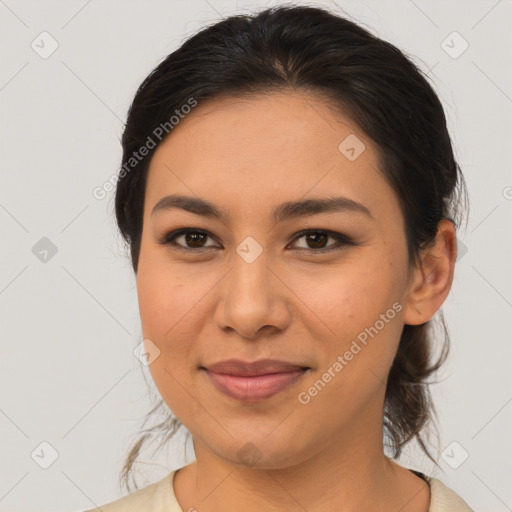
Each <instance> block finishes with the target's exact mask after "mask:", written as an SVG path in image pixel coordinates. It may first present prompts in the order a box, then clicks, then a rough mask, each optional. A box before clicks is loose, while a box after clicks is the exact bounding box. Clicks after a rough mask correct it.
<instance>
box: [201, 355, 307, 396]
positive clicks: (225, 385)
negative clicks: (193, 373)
mask: <svg viewBox="0 0 512 512" xmlns="http://www.w3.org/2000/svg"><path fill="white" fill-rule="evenodd" d="M200 370H201V371H203V372H205V373H206V375H207V376H208V377H209V380H210V382H211V383H212V384H213V386H214V387H215V388H216V389H217V390H218V391H220V392H221V393H223V394H225V395H227V396H229V397H231V398H234V399H236V400H240V401H244V402H257V401H261V400H265V399H267V398H270V397H272V396H275V395H277V394H278V393H280V392H282V391H284V390H285V389H287V388H289V387H290V386H292V385H294V384H295V383H296V382H297V381H298V380H300V379H301V378H302V377H303V376H304V375H305V374H306V373H307V372H308V371H310V370H311V368H310V367H308V366H300V365H295V364H291V363H286V362H283V361H275V360H269V359H266V360H261V361H257V362H253V363H249V362H243V361H239V360H229V361H223V362H220V363H216V364H213V365H209V366H208V367H204V366H201V367H200Z"/></svg>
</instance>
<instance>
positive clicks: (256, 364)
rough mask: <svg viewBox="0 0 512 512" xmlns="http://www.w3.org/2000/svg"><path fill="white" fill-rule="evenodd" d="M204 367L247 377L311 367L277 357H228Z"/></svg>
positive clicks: (213, 370) (217, 371)
mask: <svg viewBox="0 0 512 512" xmlns="http://www.w3.org/2000/svg"><path fill="white" fill-rule="evenodd" d="M203 368H205V369H206V370H208V371H211V372H215V373H223V374H226V375H235V376H237V375H238V376H245V377H252V376H258V375H268V374H271V373H289V372H296V371H298V370H305V369H309V367H307V366H302V365H300V364H293V363H289V362H286V361H278V360H276V359H260V360H259V361H253V362H248V361H242V360H240V359H228V360H225V361H219V362H218V363H214V364H211V365H208V366H204V367H203Z"/></svg>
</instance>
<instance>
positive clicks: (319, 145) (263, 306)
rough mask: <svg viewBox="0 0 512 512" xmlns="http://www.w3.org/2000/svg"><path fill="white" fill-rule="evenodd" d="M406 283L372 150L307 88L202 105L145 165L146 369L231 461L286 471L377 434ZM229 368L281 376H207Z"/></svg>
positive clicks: (207, 443)
mask: <svg viewBox="0 0 512 512" xmlns="http://www.w3.org/2000/svg"><path fill="white" fill-rule="evenodd" d="M167 196H173V197H174V200H169V198H168V199H167V200H164V201H162V199H163V198H165V197H167ZM176 196H183V197H182V198H181V200H179V201H177V200H176ZM187 199H189V200H194V201H195V202H192V201H187ZM201 201H206V202H208V203H209V205H204V204H203V203H201ZM306 201H307V202H306ZM328 201H331V203H329V202H328ZM293 203H297V204H295V205H294V204H293ZM155 206H156V208H155ZM212 207H213V208H212ZM408 276H409V271H408V259H407V248H406V240H405V231H404V220H403V216H402V214H401V211H400V207H399V203H398V200H397V197H396V195H395V193H394V191H393V190H392V188H391V187H390V186H389V185H388V184H387V182H386V181H385V179H384V178H383V176H382V174H381V172H380V170H379V163H378V156H377V151H376V149H375V146H374V145H373V144H372V142H371V141H370V140H369V139H368V138H367V137H366V136H365V134H364V133H362V132H361V130H360V129H359V128H358V127H357V126H356V125H355V124H354V123H353V122H352V121H351V120H350V119H349V118H348V117H343V116H340V115H338V114H336V115H335V114H334V113H333V110H332V108H329V107H328V106H327V104H325V103H323V102H322V101H321V100H320V99H318V98H315V97H314V96H311V95H307V94H305V93H304V94H299V93H294V94H286V95H284V94H278V93H275V94H271V95H266V96H257V97H251V98H245V99H240V98H222V99H215V100H211V101H209V102H204V103H200V104H199V105H198V106H197V107H195V109H194V110H193V111H192V112H191V113H190V114H188V116H187V117H185V118H184V119H182V120H181V121H180V123H179V124H178V125H177V126H175V127H174V129H173V131H172V133H171V135H170V136H169V137H168V138H167V139H166V140H165V141H164V142H163V143H162V144H161V145H160V146H159V148H158V149H157V150H156V152H155V154H154V156H153V158H152V161H151V164H150V168H149V174H148V181H147V187H146V195H145V208H144V219H143V231H142V241H141V250H140V257H139V267H138V272H137V290H138V298H139V307H140V315H141V321H142V329H143V336H144V338H145V339H146V341H145V343H146V348H147V350H148V351H149V353H150V354H153V355H157V354H158V356H157V357H156V358H154V360H153V362H151V364H150V371H151V374H152V376H153V378H154V381H155V383H156V386H157V387H158V389H159V391H160V393H161V395H162V397H163V399H164V400H165V401H166V403H167V404H168V406H169V408H170V409H171V411H172V412H173V413H174V414H175V415H176V416H177V418H178V419H179V420H180V421H181V422H182V423H183V424H184V425H185V426H186V427H187V429H188V430H189V431H190V432H191V433H192V435H193V438H194V443H195V446H202V447H203V449H204V450H207V451H208V452H209V453H211V454H214V455H215V456H217V457H219V458H220V459H222V460H224V461H228V462H229V463H233V464H238V465H239V464H241V463H243V461H248V460H251V461H252V463H254V464H256V465H257V466H259V467H262V468H264V467H266V468H278V467H285V466H288V465H291V464H295V463H300V462H301V461H304V460H306V459H307V458H309V457H314V456H315V455H318V454H320V453H321V452H322V451H324V452H327V451H329V450H333V449H335V448H333V447H335V446H336V445H337V443H339V444H340V445H341V444H343V443H348V442H350V441H353V439H354V436H356V435H360V434H361V433H363V435H365V436H366V437H367V438H368V439H374V440H380V441H381V439H382V430H381V429H382V425H381V422H382V408H383V403H384V392H385V382H386V378H387V375H388V372H389V369H390V366H391V363H392V360H393V357H394V355H395V353H396V350H397V346H398V342H399V338H400V333H401V331H402V328H403V324H404V319H403V312H404V307H405V302H406V300H407V294H408V289H409V288H408V287H409V279H408ZM148 340H150V341H149V342H148ZM150 358H152V356H151V355H150ZM231 359H237V360H240V361H242V362H254V361H260V360H263V359H272V360H277V361H280V362H282V363H287V364H288V366H275V367H274V372H273V373H274V375H269V374H270V373H272V368H270V367H266V369H264V370H263V372H262V373H264V372H265V371H267V375H264V376H259V377H255V376H254V375H255V369H254V368H251V367H249V370H250V371H249V373H250V375H249V374H248V375H245V376H240V373H239V374H238V375H237V376H234V375H233V373H235V374H236V373H237V372H236V371H235V370H237V369H238V370H239V371H240V368H239V367H237V366H236V365H235V366H232V365H231V366H230V365H227V366H224V368H220V367H217V368H216V369H217V370H219V371H218V372H215V371H213V370H214V369H215V368H214V365H215V364H216V363H219V362H222V361H226V360H231ZM150 361H151V359H150ZM271 366H272V365H271ZM269 368H270V369H269ZM275 370H277V371H275ZM241 371H242V372H243V371H244V369H243V367H242V370H241ZM251 372H252V373H251ZM226 373H231V374H232V375H231V377H230V376H226ZM356 433H359V434H356ZM290 439H293V443H290ZM376 442H377V441H376ZM196 453H197V451H196Z"/></svg>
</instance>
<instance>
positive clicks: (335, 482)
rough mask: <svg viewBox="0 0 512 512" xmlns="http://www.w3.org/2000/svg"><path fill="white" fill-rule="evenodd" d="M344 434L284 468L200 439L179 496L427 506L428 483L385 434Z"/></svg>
mask: <svg viewBox="0 0 512 512" xmlns="http://www.w3.org/2000/svg"><path fill="white" fill-rule="evenodd" d="M338 438H339V441H338V442H337V444H336V445H333V444H332V442H331V443H329V445H328V446H325V447H324V448H323V449H322V450H317V451H315V454H314V455H313V456H310V457H309V458H306V459H304V460H302V461H299V462H297V463H296V464H294V465H291V466H287V467H283V468H258V467H256V466H254V467H244V466H240V465H236V464H232V463H230V462H229V461H226V460H225V459H222V458H220V457H218V456H217V455H216V454H214V453H213V452H212V451H211V450H210V449H208V448H207V447H206V446H205V445H204V444H202V443H201V442H198V441H197V440H195V441H194V450H195V453H196V461H195V462H194V463H192V464H190V465H189V466H187V467H186V468H183V469H182V470H180V471H178V473H177V475H176V477H175V493H176V497H177V499H178V502H179V503H180V505H181V506H182V509H183V510H194V509H195V510H200V511H201V512H218V511H220V510H222V511H223V512H235V511H236V512H239V511H240V510H244V512H261V511H262V510H264V511H265V512H274V511H278V510H279V511H280V512H282V510H283V509H284V510H299V511H305V510H307V511H308V512H320V511H322V512H330V511H333V512H334V511H340V510H343V512H352V511H353V512H355V511H358V512H363V511H366V510H368V511H374V510H380V511H386V510H394V511H396V510H401V512H416V511H423V512H424V511H426V510H427V508H428V499H429V492H428V486H426V484H425V483H424V482H422V481H421V480H420V479H419V478H418V477H416V476H415V475H413V474H412V473H411V472H409V471H407V470H406V469H405V468H402V467H400V466H398V465H397V464H395V463H394V462H392V461H390V460H389V459H388V458H387V457H386V456H385V455H384V452H383V446H382V438H381V436H378V437H377V436H373V437H369V436H368V433H367V432H359V433H358V435H350V436H349V435H347V436H345V435H340V436H338ZM347 441H349V442H347ZM178 475H179V476H178ZM425 487H426V489H427V494H425ZM421 491H423V492H421ZM418 495H420V496H419V497H418Z"/></svg>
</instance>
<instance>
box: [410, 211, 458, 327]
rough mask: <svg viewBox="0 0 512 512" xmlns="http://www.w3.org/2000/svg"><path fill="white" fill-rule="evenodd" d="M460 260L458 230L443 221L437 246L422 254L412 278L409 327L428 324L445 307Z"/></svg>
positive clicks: (448, 221) (448, 222) (439, 227)
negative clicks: (456, 262) (456, 263)
mask: <svg viewBox="0 0 512 512" xmlns="http://www.w3.org/2000/svg"><path fill="white" fill-rule="evenodd" d="M456 258H457V237H456V233H455V226H454V224H453V222H451V221H450V220H448V219H443V220H441V221H440V222H439V224H438V228H437V236H436V241H435V244H434V245H433V246H432V247H431V248H429V249H426V250H425V251H424V252H423V253H422V254H421V264H420V265H419V266H418V267H417V268H416V269H415V270H414V273H413V275H412V277H411V286H410V289H409V293H408V294H407V296H406V298H405V300H404V305H405V307H404V323H405V324H408V325H420V324H424V323H425V322H427V321H428V320H430V319H431V318H432V317H433V316H434V315H435V313H436V312H437V311H438V310H439V308H440V307H441V306H442V305H443V302H444V301H445V299H446V297H447V296H448V293H449V292H450V289H451V286H452V281H453V274H454V268H455V260H456Z"/></svg>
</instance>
